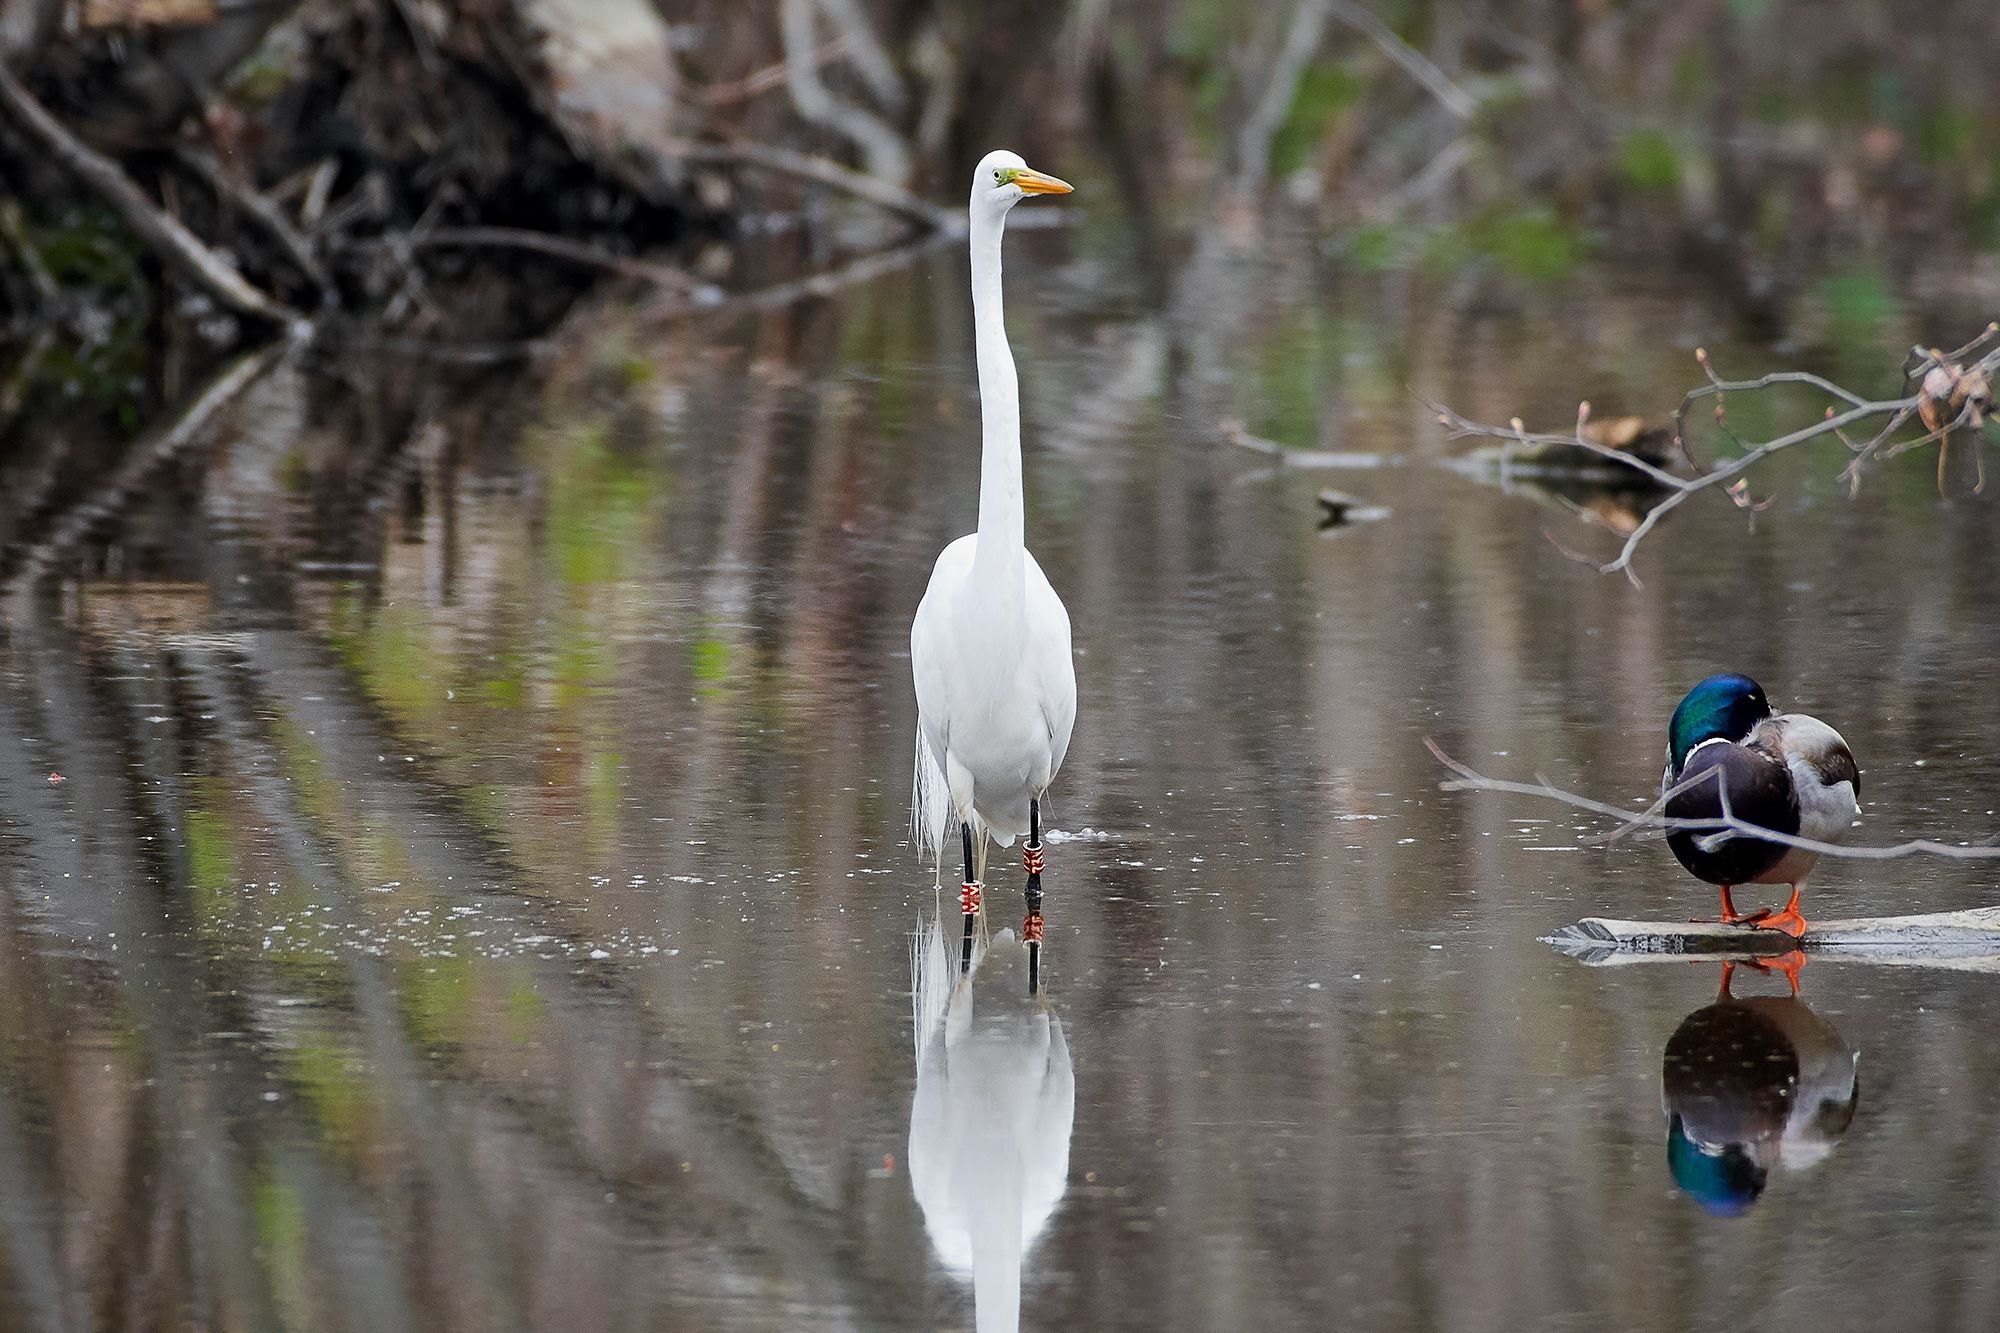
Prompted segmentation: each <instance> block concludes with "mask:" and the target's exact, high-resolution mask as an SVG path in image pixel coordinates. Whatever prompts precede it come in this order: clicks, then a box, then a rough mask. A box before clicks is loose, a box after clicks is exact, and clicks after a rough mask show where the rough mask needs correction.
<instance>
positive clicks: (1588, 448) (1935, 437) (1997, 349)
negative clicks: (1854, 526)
mask: <svg viewBox="0 0 2000 1333" xmlns="http://www.w3.org/2000/svg"><path fill="white" fill-rule="evenodd" d="M1996 337H2000V325H1989V326H1988V328H1987V330H1986V332H1984V333H1981V334H1980V336H1979V337H1977V338H1975V339H1973V340H1972V341H1971V342H1970V343H1967V344H1966V345H1965V346H1964V347H1962V348H1959V349H1957V350H1956V351H1954V352H1941V351H1937V350H1930V351H1926V350H1924V349H1921V348H1919V349H1917V356H1918V358H1919V361H1918V364H1917V367H1916V369H1915V370H1914V371H1913V372H1911V378H1912V379H1915V380H1917V381H1918V384H1919V391H1918V392H1917V393H1914V394H1911V395H1909V396H1908V397H1905V398H1891V399H1869V398H1864V397H1863V396H1861V395H1860V394H1857V393H1855V392H1853V391H1852V390H1849V389H1845V388H1843V387H1841V386H1840V385H1838V384H1835V383H1834V382H1833V381H1831V380H1828V379H1825V378H1824V377H1822V376H1819V375H1813V374H1809V373H1807V372H1805V371H1793V370H1781V371H1774V372H1772V373H1771V374H1769V375H1764V376H1761V377H1760V378H1757V379H1752V380H1725V379H1723V378H1722V377H1721V376H1719V375H1718V374H1716V372H1715V369H1714V367H1713V366H1712V365H1711V364H1710V363H1709V358H1708V353H1707V352H1706V351H1703V350H1701V349H1699V348H1697V349H1696V351H1695V360H1696V361H1697V362H1698V363H1699V364H1700V366H1701V369H1702V373H1703V374H1704V375H1705V376H1707V378H1708V383H1706V384H1703V385H1698V386H1696V387H1695V388H1693V389H1691V390H1689V391H1688V393H1687V394H1686V396H1685V397H1683V398H1682V399H1681V403H1680V406H1679V407H1678V408H1676V409H1675V410H1674V443H1675V446H1676V448H1677V449H1678V450H1679V451H1680V453H1681V455H1682V456H1683V457H1684V458H1685V459H1686V460H1687V464H1688V467H1689V468H1690V469H1692V470H1693V472H1694V475H1693V476H1692V477H1683V476H1680V475H1678V474H1676V473H1674V472H1671V471H1668V470H1667V469H1666V468H1662V467H1660V466H1658V465H1657V464H1654V463H1652V462H1649V461H1648V460H1646V459H1643V458H1639V457H1637V456H1636V455H1634V454H1633V453H1631V452H1629V451H1627V450H1624V449H1619V448H1615V447H1612V446H1610V445H1607V444H1604V443H1602V442H1600V441H1597V440H1593V439H1591V438H1589V435H1588V433H1587V432H1586V430H1585V426H1586V425H1587V424H1588V423H1589V420H1590V404H1589V403H1587V402H1586V403H1580V404H1578V405H1577V416H1576V427H1575V429H1574V430H1573V431H1572V432H1571V433H1569V434H1567V435H1557V434H1550V433H1541V432H1532V431H1529V430H1528V429H1527V428H1526V427H1525V426H1523V425H1522V423H1521V420H1520V418H1518V417H1516V418H1515V419H1514V420H1512V421H1511V422H1509V423H1508V424H1507V425H1505V426H1492V425H1487V424H1485V423H1483V422H1478V421H1473V420H1471V419H1470V418H1468V417H1465V416H1462V415H1460V414H1459V413H1457V412H1455V411H1453V410H1451V409H1450V408H1448V407H1445V406H1444V405H1442V404H1440V403H1434V402H1430V401H1428V400H1425V406H1426V407H1428V408H1429V409H1430V410H1431V411H1432V412H1433V413H1434V414H1435V415H1436V417H1437V421H1438V424H1439V425H1440V426H1443V427H1444V428H1445V432H1446V437H1447V438H1448V439H1454V440H1457V439H1467V438H1473V437H1480V438H1486V439H1494V440H1500V441H1503V442H1505V443H1506V444H1509V445H1514V446H1519V447H1521V448H1530V447H1533V446H1537V445H1562V446H1567V447H1573V448H1577V449H1581V450H1584V451H1585V452H1588V453H1592V454H1596V455H1598V456H1599V457H1602V458H1604V459H1607V460H1609V461H1611V462H1615V463H1618V464H1620V465H1622V466H1624V467H1628V468H1631V469H1632V470H1633V471H1634V472H1636V473H1637V474H1639V476H1641V477H1643V478H1644V479H1645V480H1646V481H1647V482H1649V483H1651V484H1653V485H1655V486H1657V487H1659V488H1660V489H1661V490H1662V491H1664V492H1665V493H1664V494H1663V495H1662V496H1661V497H1660V499H1659V500H1657V501H1655V502H1654V503H1653V504H1652V505H1651V506H1649V507H1648V508H1647V510H1646V512H1645V515H1644V517H1642V518H1641V519H1640V520H1639V522H1638V523H1637V524H1636V525H1635V526H1634V527H1633V529H1632V531H1631V532H1629V533H1627V534H1626V535H1625V538H1624V542H1623V544H1622V545H1621V546H1620V548H1619V551H1618V554H1617V556H1616V557H1615V558H1613V559H1611V560H1607V561H1603V562H1601V563H1600V562H1597V561H1594V560H1588V558H1587V557H1578V558H1580V559H1585V560H1586V562H1587V563H1591V564H1594V565H1596V568H1597V570H1598V572H1599V573H1602V574H1612V573H1623V574H1624V575H1625V577H1626V578H1628V579H1630V580H1631V581H1632V582H1633V583H1634V584H1637V583H1638V582H1639V577H1638V574H1637V573H1636V572H1635V571H1634V570H1633V568H1632V557H1633V556H1634V555H1635V554H1636V553H1637V551H1638V549H1639V544H1640V543H1641V542H1643V541H1644V540H1645V539H1646V538H1647V536H1648V535H1650V534H1651V533H1652V531H1653V529H1654V528H1655V527H1657V526H1658V525H1659V522H1660V520H1661V519H1663V518H1665V517H1666V516H1667V515H1668V514H1669V513H1671V512H1673V511H1674V510H1675V509H1678V508H1679V507H1680V506H1681V505H1682V504H1683V503H1685V502H1686V501H1687V499H1688V498H1689V497H1690V496H1693V495H1695V494H1697V493H1699V492H1701V491H1705V490H1710V489H1713V488H1715V487H1722V488H1724V490H1725V492H1726V493H1727V494H1728V495H1729V497H1730V499H1731V500H1732V501H1733V502H1734V503H1735V504H1736V506H1737V507H1738V508H1740V509H1746V510H1751V511H1753V512H1754V511H1755V510H1758V509H1761V508H1763V507H1764V506H1763V505H1762V504H1759V503H1757V502H1755V501H1752V500H1751V499H1750V497H1749V493H1748V482H1747V481H1746V480H1745V479H1744V474H1745V473H1747V472H1749V471H1750V470H1751V469H1752V468H1754V467H1756V466H1757V465H1758V464H1759V463H1762V462H1763V461H1764V460H1765V459H1767V458H1769V457H1770V456H1771V455H1772V454H1775V453H1778V452H1780V451H1782V450H1785V449H1789V448H1791V447H1793V446H1794V445H1799V444H1804V443H1806V442H1807V441H1809V440H1816V439H1819V438H1821V437H1822V436H1833V437H1834V438H1836V439H1838V440H1840V441H1841V442H1842V443H1844V444H1845V445H1846V446H1847V447H1848V449H1849V450H1850V452H1851V453H1852V454H1853V457H1852V458H1851V459H1850V461H1849V462H1848V465H1847V467H1846V468H1845V469H1844V470H1843V471H1842V472H1841V479H1842V480H1844V481H1846V482H1847V483H1848V485H1849V488H1850V491H1852V490H1854V489H1856V488H1858V487H1859V485H1860V469H1861V468H1863V467H1864V466H1865V465H1866V464H1867V463H1868V462H1869V461H1870V460H1872V459H1874V458H1877V457H1883V458H1893V457H1894V456H1895V455H1896V454H1898V453H1901V452H1905V451H1907V450H1909V449H1913V448H1917V447H1919V446H1922V445H1925V444H1930V443H1933V442H1937V443H1939V444H1940V446H1941V448H1942V445H1943V444H1944V443H1945V442H1948V440H1949V438H1950V436H1951V434H1952V432H1954V431H1956V430H1958V429H1960V428H1961V427H1966V426H1974V427H1976V426H1979V425H1981V424H1983V423H1984V419H1985V418H1984V413H1985V412H1986V411H1988V410H1990V405H1991V392H1990V387H1989V386H1990V382H1991V379H1992V377H1993V375H1994V374H1995V373H1996V371H2000V346H1994V347H1991V348H1989V349H1988V350H1986V351H1985V352H1984V354H1983V355H1982V356H1980V358H1979V359H1978V360H1977V361H1967V360H1966V358H1967V357H1969V356H1971V355H1972V354H1973V353H1974V352H1976V351H1979V350H1980V349H1981V348H1982V347H1985V346H1986V344H1987V343H1988V342H1989V341H1993V340H1995V339H1996ZM1780 384H1801V385H1806V386H1808V387H1811V388H1815V389H1818V390H1820V391H1822V392H1824V393H1826V394H1828V395H1830V396H1831V397H1833V398H1835V399H1837V400H1838V401H1839V403H1840V404H1842V405H1843V406H1841V407H1838V408H1835V407H1829V408H1828V409H1827V411H1826V415H1825V416H1824V417H1823V418H1822V419H1821V420H1819V421H1817V422H1814V423H1813V424H1811V425H1809V426H1802V427H1800V428H1799V429H1797V430H1794V431H1789V432H1787V433H1786V434H1783V435H1780V436H1778V437H1777V438H1776V439H1772V440H1766V441H1764V442H1763V443H1761V444H1752V443H1750V442H1748V441H1745V440H1742V439H1740V438H1738V437H1737V436H1736V435H1735V434H1734V433H1733V432H1732V431H1731V430H1730V429H1729V425H1728V420H1727V417H1726V414H1725V404H1726V401H1727V396H1728V395H1729V394H1732V393H1751V392H1755V391H1757V390H1760V389H1766V388H1770V387H1772V386H1774V385H1780ZM1711 397H1712V398H1714V399H1715V421H1716V426H1717V429H1719V430H1720V431H1722V433H1723V434H1724V435H1725V436H1726V437H1728V438H1729V439H1730V440H1731V441H1733V442H1734V443H1735V444H1736V445H1737V446H1738V447H1739V448H1740V449H1741V450H1742V452H1741V453H1739V454H1738V455H1737V456H1736V457H1734V458H1731V459H1728V460H1726V461H1723V462H1720V463H1716V464H1712V465H1710V464H1704V463H1703V462H1702V461H1701V460H1699V459H1697V458H1696V457H1695V454H1694V451H1693V449H1692V448H1691V447H1690V446H1689V444H1688V433H1687V414H1688V410H1689V409H1690V408H1691V407H1692V406H1693V405H1694V404H1695V403H1696V402H1699V401H1701V400H1702V399H1705V398H1711ZM1913 416H1920V417H1921V418H1922V420H1923V421H1924V424H1925V425H1926V426H1927V427H1929V429H1928V430H1927V432H1926V433H1925V434H1924V435H1922V436H1920V437H1918V438H1916V439H1910V440H1901V441H1896V442H1895V443H1894V444H1893V446H1891V447H1889V448H1888V449H1887V451H1886V452H1885V451H1884V446H1885V445H1889V443H1890V441H1891V439H1892V437H1893V436H1894V434H1895V432H1896V431H1897V430H1899V429H1901V428H1902V427H1903V426H1904V425H1905V424H1906V423H1907V422H1908V421H1909V420H1910V418H1911V417H1913ZM1875 420H1883V421H1884V424H1883V425H1882V426H1881V427H1880V429H1879V430H1877V431H1876V432H1875V433H1874V435H1873V436H1872V437H1870V438H1869V440H1868V441H1867V442H1866V443H1865V444H1857V443H1856V442H1855V441H1854V440H1853V439H1852V438H1851V437H1850V436H1849V435H1848V434H1847V431H1848V428H1849V427H1852V426H1855V425H1858V424H1859V423H1862V422H1866V421H1875ZM1939 462H1940V469H1942V463H1943V459H1942V452H1941V453H1940V460H1939ZM1941 477H1942V472H1941V471H1940V478H1941ZM1982 478H1983V472H1982Z"/></svg>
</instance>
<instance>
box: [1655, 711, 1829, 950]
mask: <svg viewBox="0 0 2000 1333" xmlns="http://www.w3.org/2000/svg"><path fill="white" fill-rule="evenodd" d="M1706 775H1713V776H1706ZM1660 791H1661V794H1662V795H1665V796H1667V798H1668V799H1667V803H1666V814H1667V816H1668V817H1669V818H1672V819H1716V818H1719V817H1720V816H1721V815H1722V814H1723V811H1724V804H1723V802H1724V798H1725V797H1726V798H1727V802H1728V805H1727V809H1728V812H1729V813H1730V814H1731V815H1733V816H1735V817H1736V818H1738V819H1741V820H1745V821H1747V822H1749V823H1752V824H1756V825H1758V826H1759V827H1761V828H1767V829H1771V830H1772V831H1774V832H1777V833H1783V834H1788V835H1790V836H1793V837H1803V838H1811V839H1813V840H1815V841H1817V842H1837V841H1839V840H1840V839H1841V838H1842V837H1844V836H1846V833H1847V829H1848V826H1849V825H1851V824H1852V823H1853V822H1854V820H1855V818H1856V816H1858V815H1859V814H1860V813H1861V807H1860V805H1859V804H1858V803H1857V801H1856V798H1857V797H1859V796H1860V795H1861V770H1860V769H1859V768H1857V767H1855V764H1854V754H1853V752H1852V751H1850V750H1849V749H1848V748H1847V742H1846V741H1844V740H1842V739H1841V738H1840V733H1839V732H1837V731H1835V730H1834V729H1833V728H1832V727H1829V726H1828V725H1826V723H1824V722H1822V721H1820V720H1819V719H1818V718H1816V717H1808V716H1806V715H1805V714H1804V713H1783V714H1777V715H1774V714H1773V713H1772V712H1771V704H1770V701H1769V700H1768V699H1767V698H1765V696H1764V687H1763V686H1761V685H1759V684H1758V683H1757V682H1756V681H1754V680H1752V679H1750V677H1748V676H1743V675H1738V674H1736V673H1734V672H1725V673H1723V674H1721V675H1715V676H1710V677H1709V678H1708V679H1707V680H1704V681H1702V682H1701V683H1700V684H1699V685H1696V686H1695V687H1694V688H1693V689H1691V690H1689V691H1688V692H1687V697H1686V698H1684V699H1682V700H1681V702H1680V706H1679V707H1678V708H1676V709H1674V716H1673V720H1672V721H1670V722H1669V723H1668V724H1667V768H1666V772H1665V773H1664V774H1663V775H1662V776H1661V778H1660ZM1712 837H1713V834H1710V833H1705V832H1699V831H1694V830H1686V829H1683V830H1678V831H1676V832H1673V833H1670V834H1668V835H1667V845H1668V846H1669V847H1671V848H1673V852H1674V856H1675V857H1676V858H1677V859H1678V860H1679V861H1680V863H1681V864H1682V865H1683V866H1685V867H1687V869H1688V871H1689V872H1690V873H1691V874H1693V875H1695V876H1697V877H1699V878H1701V879H1705V880H1707V881H1708V882H1709V883H1710V884H1715V885H1719V886H1720V887H1721V889H1722V919H1723V920H1724V921H1725V922H1731V923H1736V922H1741V923H1743V924H1745V925H1750V926H1761V927H1764V928H1766V929H1770V930H1782V931H1784V932H1785V933H1786V934H1788V935H1791V936H1793V937H1797V936H1800V935H1803V934H1805V931H1806V919H1805V917H1803V916H1801V915H1800V914H1799V889H1800V886H1801V885H1803V884H1804V883H1805V878H1806V876H1807V874H1809V873H1810V872H1811V871H1812V868H1813V866H1814V864H1815V863H1817V862H1818V860H1819V854H1818V853H1817V852H1812V851H1807V850H1806V849H1804V848H1801V847H1788V846H1786V845H1784V844H1783V843H1776V842H1766V841H1764V840H1762V839H1759V838H1751V837H1741V836H1738V837H1732V838H1727V839H1724V840H1723V841H1721V842H1718V843H1714V844H1712V845H1705V844H1707V842H1708V840H1709V839H1710V838H1712ZM1740 884H1789V885H1790V886H1791V889H1792V897H1791V901H1789V902H1787V903H1786V904H1785V906H1784V909H1783V910H1782V911H1775V912H1774V911H1772V910H1771V909H1769V908H1762V909H1759V910H1757V911H1753V912H1747V913H1746V912H1738V911H1737V910H1736V903H1735V901H1734V899H1732V898H1731V897H1730V892H1729V891H1730V890H1731V889H1732V888H1734V887H1736V886H1737V885H1740Z"/></svg>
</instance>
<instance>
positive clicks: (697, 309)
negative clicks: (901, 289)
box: [648, 232, 951, 322]
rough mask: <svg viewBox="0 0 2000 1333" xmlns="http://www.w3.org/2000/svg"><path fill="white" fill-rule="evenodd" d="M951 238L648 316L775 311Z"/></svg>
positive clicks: (940, 235)
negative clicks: (717, 299) (711, 301)
mask: <svg viewBox="0 0 2000 1333" xmlns="http://www.w3.org/2000/svg"><path fill="white" fill-rule="evenodd" d="M950 239H951V237H950V236H949V235H948V234H947V233H944V232H932V233H930V234H929V235H927V236H922V237H919V238H917V239H916V240H913V241H911V242H910V243H909V244H907V245H899V246H894V247H891V248H890V249H887V250H874V251H870V252H869V253H867V254H865V255H862V256H860V257H859V258H856V259H852V260H849V261H848V262H847V263H845V264H841V265H839V266H837V267H835V268H830V269H827V270H825V271H824V272H820V273H812V274H808V275H807V276H805V277H803V278H791V279H788V280H786V281H784V282H776V283H772V284H771V285H770V286H768V287H759V288H757V289H756V290H754V291H747V292H736V293H733V294H731V295H729V296H725V297H724V298H723V299H722V300H721V301H719V302H714V303H706V304H697V303H694V302H682V303H679V304H675V305H668V306H663V307H661V308H658V309H655V310H652V311H649V312H648V317H649V318H651V319H653V320H656V321H660V322H670V321H673V320H677V319H684V318H686V317H687V316H689V315H693V314H701V315H703V316H705V317H706V316H728V315H739V314H746V313H749V312H753V311H760V310H776V309H780V308H782V307H784V306H788V305H792V304H795V303H796V302H799V301H804V300H808V299H811V298H815V297H825V296H832V295H833V294H834V293H836V292H839V291H841V290H842V289H844V288H847V287H852V286H854V285H855V284H856V283H860V282H867V281H869V280H870V279H873V278H878V277H880V276H882V275H883V274H884V273H889V272H893V271H894V270H896V269H899V268H902V267H903V266H904V265H906V264H908V263H910V262H911V261H913V260H915V259H918V258H920V257H921V256H923V255H926V254H929V253H930V252H931V251H933V250H935V249H937V248H938V247H939V246H940V245H942V244H944V243H945V242H947V241H949V240H950Z"/></svg>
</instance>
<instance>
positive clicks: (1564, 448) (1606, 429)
mask: <svg viewBox="0 0 2000 1333" xmlns="http://www.w3.org/2000/svg"><path fill="white" fill-rule="evenodd" d="M1445 424H1447V425H1449V424H1451V423H1449V422H1446V423H1445ZM1508 426H1509V429H1508V430H1506V431H1495V432H1493V434H1494V435H1496V436H1497V437H1498V438H1499V439H1500V441H1501V443H1499V444H1492V445H1483V446H1481V447H1479V448H1477V449H1474V450H1472V451H1471V452H1470V453H1468V454H1466V455H1465V456H1464V458H1463V460H1462V464H1463V466H1462V467H1461V469H1460V470H1461V471H1466V470H1469V471H1472V472H1474V473H1481V472H1499V473H1503V474H1507V475H1510V476H1522V477H1529V478H1539V477H1548V478H1554V479H1558V480H1561V481H1564V482H1568V483H1571V484H1573V485H1576V486H1585V487H1588V486H1613V487H1619V488H1625V489H1632V488H1639V489H1651V488H1654V487H1656V486H1657V485H1658V484H1659V482H1658V478H1657V477H1654V476H1651V475H1649V473H1655V472H1664V471H1665V470H1666V468H1667V467H1668V466H1669V461H1670V455H1671V454H1672V451H1673V443H1674V433H1673V432H1672V431H1671V430H1668V429H1666V428H1664V427H1660V426H1648V425H1647V424H1646V419H1645V418H1644V417H1640V416H1622V417H1605V418H1601V419H1600V418H1593V417H1592V416H1591V414H1590V404H1589V403H1579V404H1578V405H1577V423H1576V430H1575V431H1574V433H1572V434H1570V435H1555V434H1546V435H1543V434H1531V433H1530V432H1529V431H1528V429H1527V428H1526V426H1524V425H1523V424H1522V422H1521V419H1520V418H1519V417H1514V418H1513V419H1512V420H1510V421H1509V422H1508ZM1468 433H1473V432H1468ZM1628 459H1629V460H1630V461H1629V462H1628V461H1627V460H1628ZM1607 464H1609V466H1607Z"/></svg>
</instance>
